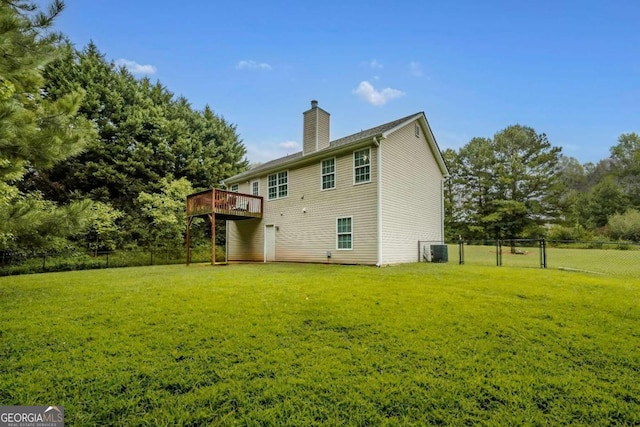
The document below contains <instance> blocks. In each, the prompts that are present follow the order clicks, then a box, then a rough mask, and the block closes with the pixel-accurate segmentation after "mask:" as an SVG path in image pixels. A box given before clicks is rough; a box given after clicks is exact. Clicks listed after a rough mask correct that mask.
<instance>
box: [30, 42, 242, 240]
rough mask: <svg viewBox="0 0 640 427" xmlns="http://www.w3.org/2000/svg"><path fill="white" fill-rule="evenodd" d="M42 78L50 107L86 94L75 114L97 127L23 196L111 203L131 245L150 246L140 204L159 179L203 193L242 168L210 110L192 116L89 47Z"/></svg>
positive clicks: (182, 103)
mask: <svg viewBox="0 0 640 427" xmlns="http://www.w3.org/2000/svg"><path fill="white" fill-rule="evenodd" d="M45 76H46V77H47V85H46V86H45V93H46V95H47V96H48V97H50V98H51V99H57V98H58V97H59V96H60V95H61V94H63V93H65V92H67V91H69V90H73V89H74V88H78V87H82V88H85V90H86V96H85V98H84V101H83V103H82V104H81V106H80V110H79V112H80V114H81V115H83V116H84V117H86V118H87V119H88V120H90V121H91V122H93V123H94V124H95V126H96V127H97V130H98V133H99V138H97V139H95V140H94V141H92V142H91V143H90V144H89V145H88V146H87V147H86V150H85V151H84V152H83V153H82V154H81V155H79V156H77V157H75V158H73V159H70V160H69V161H67V162H65V163H64V164H59V165H57V166H56V167H55V168H53V169H52V170H51V171H48V172H42V173H38V174H37V175H36V174H31V175H30V176H29V178H30V179H29V181H28V182H27V183H25V186H24V188H25V189H28V190H39V191H42V192H43V194H45V195H46V196H47V197H50V198H52V199H53V200H58V201H66V200H72V199H74V198H77V197H90V198H91V199H93V200H96V201H100V202H103V203H110V204H111V205H112V206H113V208H115V209H117V210H118V211H120V212H122V214H123V216H122V218H120V219H119V220H118V224H119V226H120V227H121V230H122V232H123V233H124V234H123V238H124V239H125V240H126V241H128V242H138V241H139V242H140V243H141V244H142V243H143V242H145V243H144V244H147V243H148V242H147V234H148V233H147V230H148V227H149V224H148V223H147V222H146V221H148V220H150V217H148V216H145V215H141V213H140V211H139V203H138V198H139V196H140V195H141V194H143V193H144V194H147V195H154V194H160V193H161V192H162V191H163V184H162V182H163V181H162V179H163V178H167V179H169V177H171V178H170V179H175V180H179V179H180V178H186V179H187V180H188V181H189V182H191V183H193V186H194V187H195V188H197V189H206V188H212V187H215V186H217V185H218V183H219V182H220V181H221V180H222V179H224V178H226V177H228V176H231V175H234V174H236V173H238V172H241V171H243V170H244V169H245V168H246V166H247V162H246V160H245V159H244V156H245V154H246V150H245V148H244V146H243V144H242V141H241V140H240V139H239V137H238V135H237V132H236V128H235V126H234V125H232V124H230V123H229V122H227V121H226V120H225V119H224V118H222V117H219V116H217V115H216V114H215V113H214V112H213V110H211V108H209V107H208V106H207V107H205V108H204V110H203V111H195V110H193V109H192V108H191V106H190V105H189V102H188V101H187V100H186V99H185V98H183V97H180V98H177V99H176V98H175V97H174V95H173V94H172V93H171V92H170V91H169V90H167V88H166V87H164V86H163V85H162V84H161V83H160V82H156V83H152V82H151V81H150V80H149V79H148V78H144V79H136V78H135V77H134V76H133V75H132V74H131V73H129V72H128V71H127V70H126V69H124V68H118V67H116V66H115V64H114V63H113V62H109V61H107V60H106V59H105V57H104V55H103V54H102V53H100V51H99V50H98V48H97V46H96V45H95V44H94V43H89V45H88V46H87V47H85V48H84V49H82V50H81V51H78V50H75V49H73V48H72V47H71V46H67V48H66V51H65V56H64V58H61V59H60V60H58V61H55V62H53V63H51V64H50V65H49V66H48V67H47V68H46V69H45ZM183 209H184V206H183Z"/></svg>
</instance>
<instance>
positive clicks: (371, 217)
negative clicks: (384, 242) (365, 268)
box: [228, 147, 377, 264]
mask: <svg viewBox="0 0 640 427" xmlns="http://www.w3.org/2000/svg"><path fill="white" fill-rule="evenodd" d="M330 157H333V156H330ZM322 160H323V159H322V158H318V159H317V161H314V162H311V163H309V164H306V165H305V166H303V167H300V168H296V169H288V171H289V189H288V190H289V193H288V196H287V197H286V198H283V199H276V200H268V199H267V198H266V194H265V192H266V188H267V186H266V179H267V178H266V176H263V177H261V179H260V191H261V193H262V194H261V196H264V197H265V199H264V214H263V219H262V220H261V221H255V222H256V223H258V222H259V225H257V226H255V225H251V224H250V223H251V222H254V221H253V220H249V221H236V222H235V224H231V223H232V222H233V221H229V222H228V223H229V225H228V227H229V243H228V247H229V249H228V250H229V254H228V256H229V260H231V261H233V260H242V259H246V260H260V261H261V260H262V259H263V257H264V226H265V225H267V224H273V225H275V226H276V227H277V229H276V232H275V233H276V260H277V261H291V262H330V263H344V264H375V263H376V262H377V244H376V238H377V202H376V197H377V173H376V171H375V164H376V149H375V147H371V165H372V167H371V182H369V183H366V184H359V185H354V183H353V151H349V152H347V153H345V154H343V155H339V156H337V157H336V163H335V165H336V172H335V173H336V176H335V178H336V188H335V189H332V190H331V191H322V189H321V174H320V167H321V166H320V164H321V161H322ZM304 210H306V212H305V211H304ZM339 217H352V218H353V249H352V250H337V243H336V240H337V237H336V236H337V234H336V233H337V230H336V218H339ZM252 233H253V234H252ZM250 236H252V237H250ZM258 249H259V251H260V256H259V257H258V256H257V255H256V252H257V250H258ZM328 251H330V252H331V258H327V252H328Z"/></svg>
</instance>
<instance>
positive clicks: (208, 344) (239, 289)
mask: <svg viewBox="0 0 640 427" xmlns="http://www.w3.org/2000/svg"><path fill="white" fill-rule="evenodd" d="M639 288H640V283H639V282H638V280H635V281H632V280H628V279H626V278H620V277H601V276H596V275H587V274H581V273H569V272H564V271H557V270H555V271H554V270H537V269H515V268H508V267H503V268H496V267H482V266H473V265H464V266H458V265H455V264H452V263H451V264H413V265H403V266H397V267H389V268H383V269H377V268H373V267H357V266H326V265H291V264H270V265H260V264H256V265H230V266H225V267H215V268H212V267H208V266H207V267H204V266H197V265H194V266H191V267H189V268H186V267H184V266H154V267H139V268H126V269H112V270H93V271H75V272H66V273H47V274H41V275H27V276H17V277H3V278H0V343H1V347H0V404H2V405H36V404H37V405H62V406H64V407H65V416H66V421H67V425H122V426H135V425H166V426H169V425H171V426H173V425H185V426H186V425H191V426H195V425H222V426H227V425H256V426H258V425H274V426H275V425H278V426H280V425H291V426H301V425H305V426H312V425H354V426H356V425H357V426H364V425H376V426H377V425H563V424H565V425H566V424H571V425H638V424H639V423H640V398H639V397H638V396H640V383H639V381H638V378H639V374H640V352H639V350H640V332H639V331H640V304H639V302H640V301H639V297H638V295H639V293H638V291H639V290H640V289H639Z"/></svg>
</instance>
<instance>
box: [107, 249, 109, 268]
mask: <svg viewBox="0 0 640 427" xmlns="http://www.w3.org/2000/svg"><path fill="white" fill-rule="evenodd" d="M107 268H109V251H107Z"/></svg>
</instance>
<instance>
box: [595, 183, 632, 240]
mask: <svg viewBox="0 0 640 427" xmlns="http://www.w3.org/2000/svg"><path fill="white" fill-rule="evenodd" d="M628 207H629V198H628V197H627V195H626V194H625V193H624V191H623V189H622V187H620V186H619V185H618V183H617V182H616V180H615V178H614V177H613V176H607V177H605V178H604V179H603V180H602V181H600V182H599V183H598V184H596V186H595V187H593V189H592V190H591V191H590V192H589V197H588V205H587V212H586V215H587V216H588V224H587V225H588V227H589V228H598V227H604V226H605V225H607V222H608V221H609V217H610V216H611V215H614V214H619V213H622V212H624V211H626V210H627V208H628Z"/></svg>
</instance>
